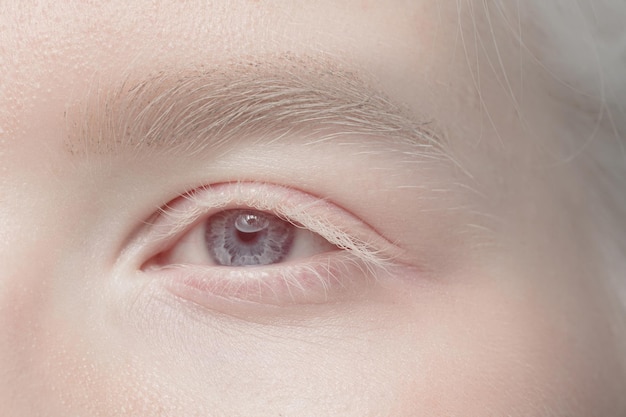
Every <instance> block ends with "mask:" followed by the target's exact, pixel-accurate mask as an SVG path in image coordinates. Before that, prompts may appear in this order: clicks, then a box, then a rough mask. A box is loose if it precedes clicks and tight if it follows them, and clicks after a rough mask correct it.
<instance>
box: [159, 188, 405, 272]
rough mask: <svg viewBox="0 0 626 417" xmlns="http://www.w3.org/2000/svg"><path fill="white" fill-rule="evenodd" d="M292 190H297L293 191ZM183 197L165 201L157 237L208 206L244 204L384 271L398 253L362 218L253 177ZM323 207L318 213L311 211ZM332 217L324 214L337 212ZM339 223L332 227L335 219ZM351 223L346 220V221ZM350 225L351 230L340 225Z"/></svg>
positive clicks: (178, 229)
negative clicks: (260, 181)
mask: <svg viewBox="0 0 626 417" xmlns="http://www.w3.org/2000/svg"><path fill="white" fill-rule="evenodd" d="M295 193H298V194H297V195H296V196H294V194H295ZM182 199H183V200H180V201H178V202H177V201H176V200H175V201H174V203H173V204H170V205H168V206H165V207H164V208H162V209H161V210H160V211H161V213H160V215H161V216H162V217H163V218H164V219H166V220H165V222H166V225H163V223H161V222H159V224H158V229H157V232H156V234H155V235H154V236H156V240H159V241H161V240H167V239H170V238H172V237H174V236H176V235H178V234H180V233H182V232H184V231H185V229H187V228H189V227H191V226H192V225H193V224H194V223H196V222H197V221H198V220H199V219H200V218H202V216H203V215H205V214H207V212H209V211H210V210H215V209H225V208H227V207H233V208H234V207H247V208H253V209H256V210H260V211H266V212H270V213H272V214H274V215H276V216H278V217H279V218H281V219H283V220H285V221H288V222H290V223H291V224H293V225H294V226H296V227H300V228H306V229H308V230H310V231H312V232H314V233H317V234H319V235H320V236H321V237H323V238H324V239H326V240H328V242H330V243H331V244H333V245H335V246H337V247H338V248H340V249H343V250H346V251H348V252H349V253H352V254H353V255H354V256H356V257H357V258H358V259H360V260H362V261H363V262H364V263H365V264H366V265H369V266H368V268H369V267H371V268H376V269H380V270H386V269H387V268H388V267H390V266H392V265H393V264H394V262H393V261H394V260H396V259H397V258H399V257H400V256H401V254H402V250H401V249H400V248H398V247H397V246H396V245H394V244H393V243H391V242H390V241H388V240H387V239H386V238H384V237H383V236H381V235H380V234H379V233H377V232H376V231H374V230H373V229H372V228H371V227H369V226H368V225H366V224H365V223H364V222H362V221H360V220H357V219H355V218H354V217H353V216H352V215H351V214H348V213H347V212H345V210H343V209H340V208H339V207H337V206H335V205H334V204H332V203H330V202H328V200H327V199H324V198H317V197H314V196H312V195H310V194H308V193H305V192H303V191H298V190H294V189H292V188H288V187H284V186H279V185H267V184H261V183H252V182H237V183H221V184H214V185H210V186H204V187H201V188H198V189H196V190H194V191H193V192H190V193H187V194H186V195H183V196H182ZM322 211H323V212H324V213H323V214H320V215H319V216H317V215H315V214H314V213H313V212H317V213H320V212H322ZM338 211H342V212H344V213H345V216H344V215H342V216H341V217H342V218H341V219H340V220H338V221H337V222H334V221H333V220H331V219H329V217H333V216H335V217H338V216H339V214H338V213H337V212H338ZM340 222H341V223H342V226H337V225H336V224H335V223H340ZM350 222H352V223H353V224H351V225H347V226H346V225H345V223H350ZM344 228H347V229H350V232H347V231H344V230H343V229H344Z"/></svg>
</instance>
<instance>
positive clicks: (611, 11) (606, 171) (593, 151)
mask: <svg viewBox="0 0 626 417" xmlns="http://www.w3.org/2000/svg"><path fill="white" fill-rule="evenodd" d="M513 3H514V4H513ZM513 7H514V9H513ZM498 8H499V10H500V11H501V12H502V13H503V14H504V15H505V17H507V18H508V19H511V16H514V18H518V19H520V20H522V21H525V22H526V24H527V25H528V26H530V27H531V30H530V32H528V33H524V36H523V37H521V39H520V44H521V45H522V47H524V48H526V49H527V50H528V51H531V53H532V54H533V55H534V56H535V57H536V58H537V60H538V62H539V63H540V65H541V66H542V67H543V68H544V69H545V71H546V73H547V74H549V75H550V77H551V78H552V79H553V81H554V83H553V84H554V91H553V92H552V93H553V94H554V95H555V96H557V97H558V98H559V99H560V100H561V101H562V103H563V106H564V108H565V111H566V112H567V113H568V115H569V117H568V118H571V128H570V129H569V130H568V132H567V133H568V136H569V137H570V138H571V140H574V141H577V142H578V144H577V145H575V146H577V148H578V149H579V150H580V151H579V152H577V153H576V155H575V157H574V158H572V161H571V162H572V163H575V164H577V166H578V167H579V168H580V169H581V170H582V171H581V177H582V178H583V181H584V184H582V186H584V187H585V192H586V193H587V201H588V204H589V210H590V213H591V218H592V222H591V223H592V224H590V225H589V226H588V227H589V235H590V237H591V239H593V244H594V246H595V247H596V248H597V251H598V255H599V257H601V258H602V259H601V262H602V263H603V265H604V266H605V270H606V271H607V273H606V277H607V278H608V280H609V288H610V291H612V292H614V293H615V295H616V296H617V297H616V298H617V299H618V303H619V305H621V308H620V309H619V312H618V316H617V318H618V320H619V321H618V323H619V324H618V326H623V328H626V2H624V1H623V0H523V1H517V2H512V1H507V0H500V1H499V2H498Z"/></svg>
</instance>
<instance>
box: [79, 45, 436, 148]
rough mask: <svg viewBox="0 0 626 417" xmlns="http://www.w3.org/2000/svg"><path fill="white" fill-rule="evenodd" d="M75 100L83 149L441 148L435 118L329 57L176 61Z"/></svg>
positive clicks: (126, 77)
mask: <svg viewBox="0 0 626 417" xmlns="http://www.w3.org/2000/svg"><path fill="white" fill-rule="evenodd" d="M97 90H98V92H97V93H95V94H94V93H88V94H87V96H88V97H87V100H86V101H84V102H83V104H82V106H80V108H79V109H78V111H76V109H67V110H66V126H67V128H68V136H67V141H66V149H68V151H70V153H72V154H74V155H81V154H82V155H85V154H118V153H126V152H132V153H139V154H145V153H153V152H165V153H167V154H175V155H185V156H187V155H194V154H197V153H202V152H205V151H211V152H214V151H217V150H219V149H220V148H222V147H223V146H224V145H226V144H232V143H234V142H237V141H241V140H253V141H257V142H258V141H266V142H275V141H280V140H295V139H300V140H304V141H305V142H308V143H312V142H321V141H330V140H333V139H336V138H339V137H346V136H357V137H363V138H378V139H381V138H384V139H385V140H389V141H390V143H398V144H400V143H403V144H404V145H407V144H408V145H411V149H412V152H415V153H416V154H421V155H424V156H428V157H429V158H433V157H436V158H437V159H439V158H441V157H442V156H443V155H444V154H445V153H444V152H442V149H443V146H442V141H441V138H439V137H438V136H437V135H435V134H434V133H433V131H432V129H430V127H431V121H429V120H424V121H416V120H413V117H412V116H410V113H409V112H407V111H406V110H405V109H403V108H402V107H401V106H399V105H397V104H395V103H393V102H392V101H391V100H390V99H388V98H387V97H386V96H385V95H384V94H382V93H381V92H380V91H377V90H375V89H373V88H371V87H369V86H368V85H367V84H366V83H365V82H364V81H363V79H362V78H361V77H360V76H358V75H357V74H356V73H355V72H351V71H347V70H344V69H342V68H340V67H339V66H338V65H336V64H335V63H333V62H328V60H320V59H314V58H295V57H293V56H282V57H271V58H268V59H263V60H259V59H258V58H257V59H254V60H248V61H239V62H235V63H229V64H226V65H221V66H216V67H213V68H194V69H191V70H190V69H182V70H181V69H176V70H174V69H168V70H162V71H160V72H158V73H154V74H152V75H149V76H146V77H143V78H140V79H139V80H137V78H136V77H132V76H125V77H123V80H122V82H121V83H120V84H118V85H117V86H112V87H110V88H107V86H104V87H102V86H98V88H97Z"/></svg>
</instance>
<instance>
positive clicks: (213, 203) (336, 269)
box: [142, 183, 397, 307]
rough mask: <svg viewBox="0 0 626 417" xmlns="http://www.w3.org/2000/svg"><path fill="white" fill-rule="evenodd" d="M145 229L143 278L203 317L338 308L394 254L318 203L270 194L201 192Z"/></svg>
mask: <svg viewBox="0 0 626 417" xmlns="http://www.w3.org/2000/svg"><path fill="white" fill-rule="evenodd" d="M151 229H152V230H150V232H149V233H148V236H149V237H148V240H147V241H148V242H149V243H148V246H150V247H151V249H150V252H152V253H154V255H153V256H151V257H150V258H149V260H148V261H147V262H145V263H144V264H143V266H142V269H143V270H144V272H145V273H146V274H150V275H151V276H152V277H155V278H156V279H157V280H160V281H161V282H162V283H163V284H164V285H166V287H167V288H168V289H169V290H171V291H173V292H174V293H175V294H176V295H178V296H180V297H183V298H186V299H189V300H191V301H194V302H196V303H198V304H201V305H205V306H207V307H211V306H212V305H214V304H216V303H217V304H219V303H223V302H225V301H227V302H229V303H237V302H248V303H249V302H253V303H262V304H271V305H283V304H311V303H314V304H319V303H325V302H330V301H333V300H337V299H340V298H342V297H345V296H346V295H349V294H354V293H355V292H358V291H359V290H360V289H364V288H366V287H367V286H368V285H369V283H371V282H372V281H373V280H375V279H376V278H377V277H378V275H381V274H382V273H383V272H384V271H386V269H387V268H388V267H389V266H390V262H391V260H392V259H393V257H394V254H395V252H394V251H397V248H395V246H393V245H392V244H391V243H390V242H388V241H387V240H386V239H384V238H383V237H382V236H380V235H379V234H378V233H376V232H375V231H374V230H373V229H372V228H370V227H369V226H368V225H366V224H364V223H363V222H362V221H360V220H359V219H358V218H356V217H355V216H353V215H352V214H350V213H349V212H347V211H346V210H344V209H342V208H340V207H339V206H337V205H335V204H333V203H331V202H329V201H327V200H326V199H322V198H318V197H315V196H313V195H311V194H308V193H305V192H303V191H299V190H294V189H290V188H286V187H281V186H276V185H270V184H257V183H225V184H217V185H213V186H210V187H202V188H200V189H198V190H196V191H194V192H192V193H188V194H187V195H185V196H182V197H181V198H179V199H177V200H175V201H173V202H171V203H169V204H167V205H166V206H165V207H164V208H163V209H162V210H161V213H160V214H159V216H158V219H157V220H156V221H155V222H154V224H152V225H151ZM150 252H149V253H150Z"/></svg>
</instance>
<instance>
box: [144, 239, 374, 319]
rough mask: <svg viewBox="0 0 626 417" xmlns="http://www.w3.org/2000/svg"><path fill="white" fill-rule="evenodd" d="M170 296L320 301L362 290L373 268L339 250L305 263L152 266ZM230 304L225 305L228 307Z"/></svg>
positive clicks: (207, 302)
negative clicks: (258, 265)
mask: <svg viewBox="0 0 626 417" xmlns="http://www.w3.org/2000/svg"><path fill="white" fill-rule="evenodd" d="M146 272H150V274H152V275H153V278H156V279H157V280H158V281H160V282H161V283H162V285H164V287H165V288H166V289H167V290H169V291H170V292H172V293H173V294H174V295H176V296H178V297H180V298H183V299H185V300H188V301H191V302H194V303H196V304H198V305H200V306H202V307H205V308H208V309H215V308H216V307H217V306H220V305H224V304H225V303H226V304H229V305H230V304H237V305H239V306H240V307H241V304H242V302H244V304H246V303H247V304H251V305H254V304H263V305H268V304H269V305H276V306H284V305H290V304H323V303H329V302H332V301H335V300H339V299H342V298H344V297H346V296H347V295H351V296H354V295H355V293H357V292H359V291H363V290H365V289H366V288H367V287H368V285H369V283H371V282H372V281H373V280H374V279H375V278H374V275H375V271H373V270H372V269H371V268H368V267H367V266H366V265H364V263H363V262H362V261H360V260H358V259H355V258H354V257H353V256H351V255H350V254H347V253H342V252H341V251H340V250H337V251H335V252H331V253H327V254H323V255H318V256H316V257H313V258H311V259H310V260H308V261H307V262H297V263H292V264H289V263H287V264H280V265H279V266H268V267H249V268H229V267H200V266H193V265H170V266H165V267H153V268H150V270H149V271H146ZM230 308H232V306H230V307H229V309H230Z"/></svg>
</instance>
